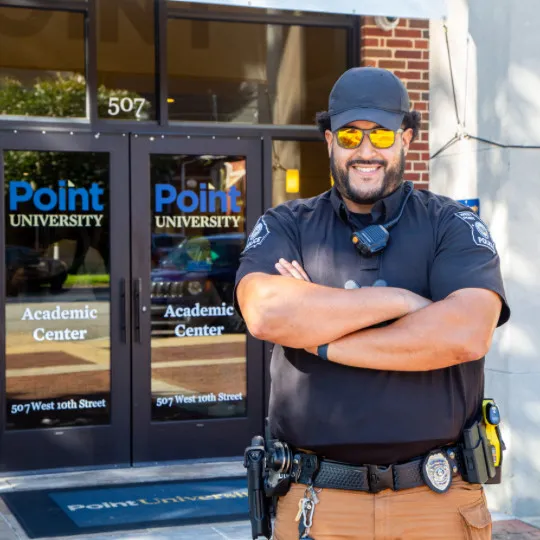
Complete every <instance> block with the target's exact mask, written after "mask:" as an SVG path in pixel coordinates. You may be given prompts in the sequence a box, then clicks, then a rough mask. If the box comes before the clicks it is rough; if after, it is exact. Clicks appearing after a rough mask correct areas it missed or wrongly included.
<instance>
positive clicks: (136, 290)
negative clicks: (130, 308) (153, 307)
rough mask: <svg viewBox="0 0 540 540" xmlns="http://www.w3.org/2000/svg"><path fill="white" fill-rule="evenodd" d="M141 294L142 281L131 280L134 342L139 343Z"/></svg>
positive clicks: (139, 279) (138, 279)
mask: <svg viewBox="0 0 540 540" xmlns="http://www.w3.org/2000/svg"><path fill="white" fill-rule="evenodd" d="M141 292H142V279H141V278H137V279H134V280H133V302H134V308H135V309H134V321H135V341H136V342H137V343H140V342H141Z"/></svg>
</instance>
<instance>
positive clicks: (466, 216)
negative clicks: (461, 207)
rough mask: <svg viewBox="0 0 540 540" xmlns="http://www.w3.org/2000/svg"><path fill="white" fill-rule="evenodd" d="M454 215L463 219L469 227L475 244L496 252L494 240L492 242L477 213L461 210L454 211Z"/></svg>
mask: <svg viewBox="0 0 540 540" xmlns="http://www.w3.org/2000/svg"><path fill="white" fill-rule="evenodd" d="M454 215H455V216H457V217H458V218H459V219H461V220H462V221H464V222H465V223H466V224H467V225H468V226H469V227H470V228H471V234H472V239H473V241H474V243H475V244H476V245H477V246H480V247H485V248H487V249H489V250H490V251H492V252H493V253H495V254H496V253H497V250H496V248H495V242H493V239H492V238H491V235H490V234H489V230H488V228H487V227H486V224H485V223H484V222H483V221H482V220H481V219H480V218H479V217H478V215H477V214H475V213H474V212H469V211H463V212H456V213H455V214H454Z"/></svg>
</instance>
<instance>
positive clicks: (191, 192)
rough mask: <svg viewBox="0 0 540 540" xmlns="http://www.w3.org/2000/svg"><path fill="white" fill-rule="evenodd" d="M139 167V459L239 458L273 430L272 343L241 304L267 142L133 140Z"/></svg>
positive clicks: (135, 249)
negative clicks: (238, 285) (239, 309)
mask: <svg viewBox="0 0 540 540" xmlns="http://www.w3.org/2000/svg"><path fill="white" fill-rule="evenodd" d="M131 171H132V199H131V204H132V268H133V281H132V285H131V286H132V294H133V302H134V305H133V318H134V326H133V332H134V335H133V385H134V386H133V396H134V399H133V460H134V462H149V461H161V460H178V459H186V458H204V457H222V456H230V455H240V454H242V453H243V450H244V448H245V446H246V444H247V443H248V442H249V438H250V437H251V436H252V435H253V434H255V433H257V432H260V430H261V429H262V424H263V401H264V396H263V358H262V357H263V347H262V343H260V342H256V341H255V340H254V339H252V338H250V337H249V336H248V335H247V332H246V328H245V325H244V323H243V321H242V320H241V318H240V317H239V316H238V314H237V313H236V311H235V309H234V304H233V290H234V279H235V274H236V270H237V268H238V262H239V257H240V253H241V251H242V249H243V247H244V244H245V241H246V231H249V230H250V228H251V227H253V225H254V223H255V221H256V219H257V217H258V216H259V214H260V213H261V210H262V181H261V178H262V174H261V143H260V140H259V141H258V140H254V139H221V140H219V139H210V138H203V137H201V138H194V137H191V138H190V137H180V136H168V137H166V138H159V139H158V138H155V137H152V136H133V137H132V140H131Z"/></svg>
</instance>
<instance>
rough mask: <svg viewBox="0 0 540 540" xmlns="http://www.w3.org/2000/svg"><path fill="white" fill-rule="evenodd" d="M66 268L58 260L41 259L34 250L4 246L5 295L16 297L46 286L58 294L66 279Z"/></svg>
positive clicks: (50, 258) (64, 264)
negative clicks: (24, 292) (21, 293)
mask: <svg viewBox="0 0 540 540" xmlns="http://www.w3.org/2000/svg"><path fill="white" fill-rule="evenodd" d="M67 275H68V266H67V264H66V263H65V262H64V261H62V260H59V259H53V258H52V257H43V256H42V255H41V254H40V253H39V252H38V251H36V250H35V249H31V248H28V247H24V246H9V245H8V246H6V294H7V295H8V296H17V295H18V294H19V293H20V292H22V291H33V292H35V291H38V290H39V289H40V288H41V287H42V286H48V287H49V288H50V290H51V291H52V292H60V291H61V290H62V287H63V285H64V283H65V281H66V279H67Z"/></svg>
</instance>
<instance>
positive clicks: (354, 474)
mask: <svg viewBox="0 0 540 540" xmlns="http://www.w3.org/2000/svg"><path fill="white" fill-rule="evenodd" d="M441 451H442V452H444V453H445V454H446V455H447V456H448V459H449V462H450V465H451V467H452V475H453V476H455V475H456V474H458V473H460V472H462V470H463V469H462V467H463V465H462V460H461V450H460V449H459V447H457V446H456V447H451V448H448V447H447V448H445V449H444V450H441ZM423 463H424V458H423V457H422V458H418V459H414V460H411V461H408V462H406V463H400V464H396V465H388V466H380V465H360V466H357V465H351V464H348V463H340V462H338V461H331V460H326V459H324V458H320V457H318V456H316V455H315V454H307V453H303V452H296V453H295V454H294V460H293V470H292V479H293V482H297V483H299V484H307V485H313V487H316V488H329V489H347V490H351V491H366V492H369V493H379V492H380V491H383V490H385V489H393V490H395V491H399V490H402V489H410V488H414V487H419V486H423V485H426V482H425V480H424V477H423V475H422V465H423Z"/></svg>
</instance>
